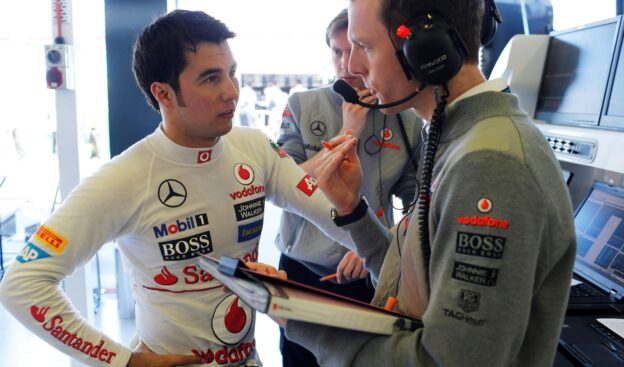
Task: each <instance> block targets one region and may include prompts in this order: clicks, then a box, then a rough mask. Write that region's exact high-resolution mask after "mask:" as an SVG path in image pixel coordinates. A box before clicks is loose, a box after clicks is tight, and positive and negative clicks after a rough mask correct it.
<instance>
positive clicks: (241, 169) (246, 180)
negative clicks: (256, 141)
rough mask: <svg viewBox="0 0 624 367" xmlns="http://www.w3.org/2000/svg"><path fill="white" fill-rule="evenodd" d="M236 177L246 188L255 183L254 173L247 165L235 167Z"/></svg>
mask: <svg viewBox="0 0 624 367" xmlns="http://www.w3.org/2000/svg"><path fill="white" fill-rule="evenodd" d="M234 177H236V181H238V182H239V183H241V184H242V185H245V186H246V185H249V184H250V183H252V182H253V180H254V171H253V170H252V169H251V167H249V166H248V165H246V164H245V163H237V164H235V165H234Z"/></svg>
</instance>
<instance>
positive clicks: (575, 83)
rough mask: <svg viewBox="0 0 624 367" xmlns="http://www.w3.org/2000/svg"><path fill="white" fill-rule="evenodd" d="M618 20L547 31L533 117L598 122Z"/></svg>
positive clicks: (575, 123) (547, 120) (571, 122)
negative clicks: (548, 33) (542, 68)
mask: <svg viewBox="0 0 624 367" xmlns="http://www.w3.org/2000/svg"><path fill="white" fill-rule="evenodd" d="M620 23H621V17H620V16H618V17H615V18H610V19H607V20H604V21H600V22H596V23H591V24H588V25H585V26H581V27H577V28H573V29H569V30H565V31H559V32H553V33H551V36H552V37H551V39H550V44H549V47H548V56H547V58H546V66H545V67H544V73H543V75H542V83H541V87H540V93H539V97H538V100H537V108H536V111H535V118H537V119H539V120H544V121H546V122H550V123H555V124H568V125H581V126H583V125H584V126H595V125H597V124H598V121H599V120H600V115H601V109H602V104H603V100H604V96H605V91H606V89H607V81H608V79H609V71H610V68H611V64H612V61H613V57H614V54H615V48H616V44H617V42H616V40H617V35H618V31H619V29H620Z"/></svg>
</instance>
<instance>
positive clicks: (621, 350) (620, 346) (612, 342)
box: [590, 322, 624, 357]
mask: <svg viewBox="0 0 624 367" xmlns="http://www.w3.org/2000/svg"><path fill="white" fill-rule="evenodd" d="M590 326H591V327H592V328H593V329H594V330H596V331H597V332H598V333H599V334H600V335H602V336H604V337H605V338H607V340H609V343H607V344H608V345H606V346H607V348H609V349H610V350H611V351H612V352H616V353H617V354H618V356H620V357H624V339H622V337H620V336H619V335H617V334H616V333H614V332H613V331H611V329H609V328H608V327H606V326H604V325H603V324H600V323H597V322H595V323H592V324H590Z"/></svg>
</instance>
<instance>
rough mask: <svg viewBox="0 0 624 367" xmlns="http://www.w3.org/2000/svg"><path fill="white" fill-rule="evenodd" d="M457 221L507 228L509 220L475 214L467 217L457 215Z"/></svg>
mask: <svg viewBox="0 0 624 367" xmlns="http://www.w3.org/2000/svg"><path fill="white" fill-rule="evenodd" d="M457 223H459V224H463V225H466V226H475V227H494V228H500V229H507V228H509V221H507V220H504V219H497V218H493V217H490V216H489V215H484V216H479V215H476V214H475V215H473V216H472V217H469V216H467V215H460V216H459V217H457Z"/></svg>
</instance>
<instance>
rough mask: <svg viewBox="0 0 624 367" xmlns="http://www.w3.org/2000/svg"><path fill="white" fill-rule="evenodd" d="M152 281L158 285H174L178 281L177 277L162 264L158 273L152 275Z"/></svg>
mask: <svg viewBox="0 0 624 367" xmlns="http://www.w3.org/2000/svg"><path fill="white" fill-rule="evenodd" d="M154 281H155V282H156V283H158V284H160V285H174V284H176V283H177V282H178V277H177V276H176V275H175V274H173V273H171V271H169V269H167V267H166V266H163V268H162V269H161V270H160V273H159V274H157V275H156V276H154Z"/></svg>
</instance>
